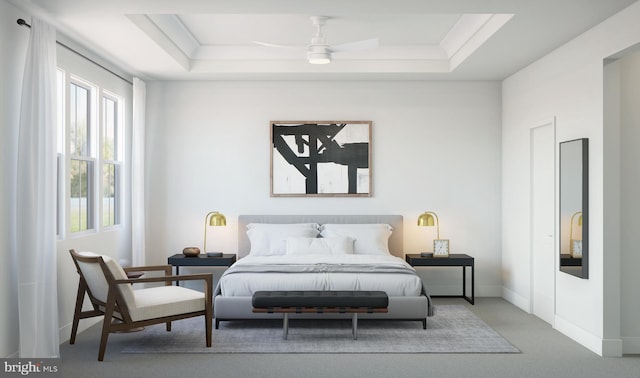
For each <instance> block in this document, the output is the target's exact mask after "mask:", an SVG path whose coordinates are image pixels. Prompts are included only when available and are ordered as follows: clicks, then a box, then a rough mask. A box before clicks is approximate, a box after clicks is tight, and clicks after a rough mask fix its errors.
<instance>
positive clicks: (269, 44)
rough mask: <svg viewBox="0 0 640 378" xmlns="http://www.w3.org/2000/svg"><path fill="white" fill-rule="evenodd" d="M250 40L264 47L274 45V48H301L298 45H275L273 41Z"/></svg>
mask: <svg viewBox="0 0 640 378" xmlns="http://www.w3.org/2000/svg"><path fill="white" fill-rule="evenodd" d="M252 42H253V43H255V44H256V45H260V46H266V47H276V48H279V49H294V50H300V49H301V47H300V46H291V45H276V44H274V43H266V42H258V41H252Z"/></svg>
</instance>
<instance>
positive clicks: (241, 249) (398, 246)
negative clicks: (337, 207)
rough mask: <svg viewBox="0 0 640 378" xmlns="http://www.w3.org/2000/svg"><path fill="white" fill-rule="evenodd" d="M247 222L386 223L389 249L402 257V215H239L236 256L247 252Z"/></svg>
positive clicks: (393, 253) (248, 244)
mask: <svg viewBox="0 0 640 378" xmlns="http://www.w3.org/2000/svg"><path fill="white" fill-rule="evenodd" d="M249 223H319V224H328V223H386V224H388V225H390V226H391V227H393V232H392V233H391V237H390V238H389V251H391V254H392V255H394V256H398V257H400V258H404V248H403V241H404V236H403V235H402V225H403V223H402V215H240V216H238V258H242V257H245V256H246V255H248V254H249V250H250V249H251V243H250V242H249V237H248V236H247V225H248V224H249Z"/></svg>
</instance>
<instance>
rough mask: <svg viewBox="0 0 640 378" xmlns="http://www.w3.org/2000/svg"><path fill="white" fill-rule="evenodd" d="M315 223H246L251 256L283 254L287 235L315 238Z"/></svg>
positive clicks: (317, 232) (316, 227) (285, 248)
mask: <svg viewBox="0 0 640 378" xmlns="http://www.w3.org/2000/svg"><path fill="white" fill-rule="evenodd" d="M318 228H319V225H318V224H317V223H294V224H275V223H250V224H248V225H247V236H248V237H249V241H250V242H251V250H250V251H249V255H251V256H277V255H284V254H285V252H286V250H287V245H286V239H287V238H289V237H296V236H297V237H307V238H315V237H317V236H318V234H319V233H320V231H319V230H318Z"/></svg>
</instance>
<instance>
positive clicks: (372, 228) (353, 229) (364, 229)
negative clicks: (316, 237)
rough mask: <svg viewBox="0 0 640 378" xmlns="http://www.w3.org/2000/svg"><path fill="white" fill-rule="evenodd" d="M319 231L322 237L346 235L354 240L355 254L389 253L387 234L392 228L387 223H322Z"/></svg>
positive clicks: (388, 234)
mask: <svg viewBox="0 0 640 378" xmlns="http://www.w3.org/2000/svg"><path fill="white" fill-rule="evenodd" d="M320 229H321V230H322V232H321V233H320V234H321V235H322V237H324V238H335V237H339V236H346V237H350V238H352V239H353V240H354V241H355V242H354V245H353V253H354V254H356V255H390V254H391V253H390V252H389V236H391V231H392V228H391V226H389V225H388V224H323V225H322V227H321V228H320Z"/></svg>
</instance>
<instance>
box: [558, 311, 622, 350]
mask: <svg viewBox="0 0 640 378" xmlns="http://www.w3.org/2000/svg"><path fill="white" fill-rule="evenodd" d="M554 328H555V329H556V330H558V331H559V332H561V333H563V334H564V335H566V336H568V337H569V338H571V339H572V340H574V341H575V342H577V343H579V344H580V345H582V346H584V347H585V348H587V349H589V350H590V351H592V352H594V353H596V354H597V355H599V356H602V357H621V356H622V340H620V339H602V338H600V337H598V336H596V335H594V334H592V333H590V332H587V331H585V330H584V329H582V328H580V327H577V326H576V325H575V324H573V323H571V322H569V321H567V320H566V319H564V318H562V317H560V316H557V315H556V317H555V324H554Z"/></svg>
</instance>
